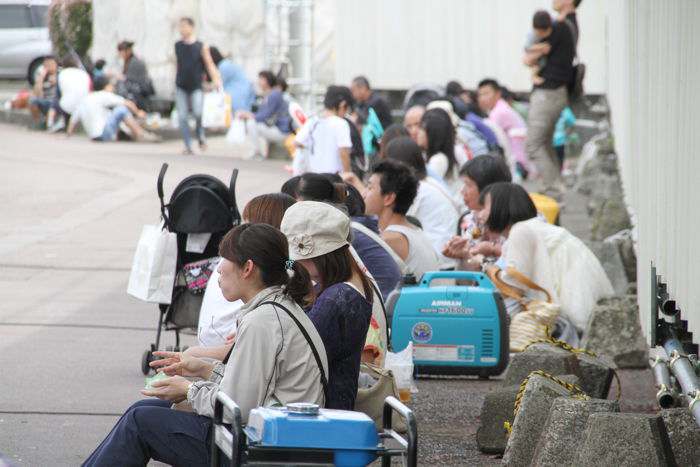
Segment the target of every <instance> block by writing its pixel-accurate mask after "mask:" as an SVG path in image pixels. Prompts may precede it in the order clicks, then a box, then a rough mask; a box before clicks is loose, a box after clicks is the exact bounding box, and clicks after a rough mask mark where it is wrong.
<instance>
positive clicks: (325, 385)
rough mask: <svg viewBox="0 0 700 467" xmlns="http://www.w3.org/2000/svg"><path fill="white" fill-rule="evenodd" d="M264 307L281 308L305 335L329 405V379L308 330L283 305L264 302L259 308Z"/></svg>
mask: <svg viewBox="0 0 700 467" xmlns="http://www.w3.org/2000/svg"><path fill="white" fill-rule="evenodd" d="M262 305H272V306H276V307H279V308H282V309H283V310H284V311H285V312H287V314H288V315H289V317H290V318H292V321H294V322H295V323H296V325H297V327H298V328H299V330H300V331H301V333H302V334H303V335H304V338H305V339H306V342H308V343H309V346H310V347H311V352H312V353H313V354H314V359H316V364H317V365H318V369H319V371H320V372H321V385H322V386H323V397H324V399H325V403H326V404H328V379H327V378H326V371H325V370H324V369H323V363H322V362H321V356H320V355H319V354H318V350H316V346H315V345H314V342H313V341H312V340H311V336H309V333H308V332H307V331H306V328H305V327H304V326H303V325H302V324H301V322H299V320H298V319H297V317H296V316H294V313H292V312H291V311H290V310H289V309H288V308H287V307H286V306H284V305H281V304H279V303H277V302H272V301H267V302H262V303H261V304H260V305H258V306H262Z"/></svg>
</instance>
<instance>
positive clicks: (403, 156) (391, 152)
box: [385, 136, 427, 180]
mask: <svg viewBox="0 0 700 467" xmlns="http://www.w3.org/2000/svg"><path fill="white" fill-rule="evenodd" d="M385 158H386V159H390V160H394V161H398V162H401V163H403V164H406V165H407V166H409V167H410V168H412V169H413V172H414V173H415V174H416V177H417V178H418V179H419V180H423V179H424V178H425V177H426V176H427V169H426V168H425V160H424V159H423V151H422V150H421V148H420V146H418V145H417V144H416V142H415V141H413V139H412V138H411V137H410V136H400V137H398V138H394V139H393V140H391V141H390V142H389V144H388V145H387V147H386V152H385Z"/></svg>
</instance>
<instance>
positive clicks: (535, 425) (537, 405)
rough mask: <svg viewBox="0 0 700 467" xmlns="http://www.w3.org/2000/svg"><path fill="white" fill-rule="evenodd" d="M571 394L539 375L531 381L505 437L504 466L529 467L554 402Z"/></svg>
mask: <svg viewBox="0 0 700 467" xmlns="http://www.w3.org/2000/svg"><path fill="white" fill-rule="evenodd" d="M569 395H571V393H570V392H569V391H568V390H567V389H566V388H564V387H563V386H561V385H559V384H557V383H555V382H554V381H552V380H550V379H548V378H544V377H542V376H539V375H534V376H532V377H531V378H530V380H529V381H528V383H527V386H526V387H525V392H524V393H523V397H522V399H521V400H520V410H519V411H518V414H517V415H516V417H515V420H514V421H513V430H512V432H511V434H510V436H509V437H508V443H507V444H506V450H505V453H504V455H503V464H504V465H509V466H529V465H531V464H532V460H533V456H534V454H535V448H536V447H537V442H538V441H539V439H540V435H541V434H542V429H543V428H544V425H545V423H546V421H547V418H548V416H549V410H550V408H551V406H552V404H553V403H554V401H555V399H557V398H558V397H562V396H569Z"/></svg>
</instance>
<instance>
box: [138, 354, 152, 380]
mask: <svg viewBox="0 0 700 467" xmlns="http://www.w3.org/2000/svg"><path fill="white" fill-rule="evenodd" d="M152 361H153V355H152V354H151V351H150V350H144V351H143V357H141V371H142V372H143V374H144V375H148V373H150V372H151V367H150V366H149V365H148V364H149V363H151V362H152Z"/></svg>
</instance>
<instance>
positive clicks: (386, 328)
mask: <svg viewBox="0 0 700 467" xmlns="http://www.w3.org/2000/svg"><path fill="white" fill-rule="evenodd" d="M367 281H368V282H369V285H371V286H372V290H374V294H375V295H376V296H377V299H378V300H379V304H380V305H381V306H382V312H383V313H384V330H385V331H386V346H387V350H389V345H390V341H389V317H388V315H387V314H386V307H385V306H384V300H383V299H382V293H381V292H380V291H379V289H378V288H377V285H376V284H375V283H374V281H373V280H370V279H367Z"/></svg>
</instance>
